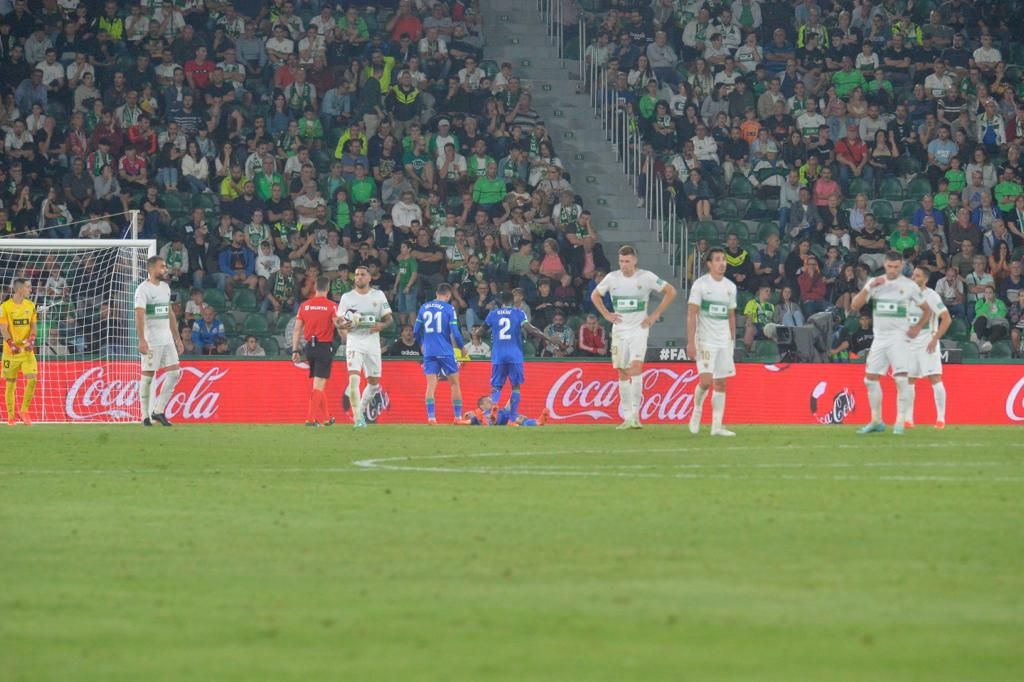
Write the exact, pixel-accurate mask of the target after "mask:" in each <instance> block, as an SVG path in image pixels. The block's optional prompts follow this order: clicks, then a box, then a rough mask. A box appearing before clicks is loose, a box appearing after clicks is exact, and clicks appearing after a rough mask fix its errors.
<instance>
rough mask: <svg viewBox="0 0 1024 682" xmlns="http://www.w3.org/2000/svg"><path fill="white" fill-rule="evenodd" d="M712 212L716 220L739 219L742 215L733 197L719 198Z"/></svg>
mask: <svg viewBox="0 0 1024 682" xmlns="http://www.w3.org/2000/svg"><path fill="white" fill-rule="evenodd" d="M712 213H713V214H714V216H715V218H717V219H718V220H739V219H740V218H741V217H742V216H741V215H740V209H739V205H738V204H737V203H736V200H735V199H722V200H720V201H719V202H718V203H716V204H715V205H714V206H713V208H712Z"/></svg>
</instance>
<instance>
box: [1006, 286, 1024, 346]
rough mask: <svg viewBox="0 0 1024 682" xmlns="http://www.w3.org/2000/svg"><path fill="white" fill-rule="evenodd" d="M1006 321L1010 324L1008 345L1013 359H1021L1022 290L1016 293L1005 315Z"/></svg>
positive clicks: (1022, 328) (1022, 333) (1022, 329)
mask: <svg viewBox="0 0 1024 682" xmlns="http://www.w3.org/2000/svg"><path fill="white" fill-rule="evenodd" d="M1006 319H1007V321H1008V322H1009V324H1010V344H1011V348H1012V350H1013V355H1014V357H1021V355H1022V353H1024V345H1022V337H1024V289H1020V290H1018V291H1017V298H1016V299H1015V300H1014V302H1013V305H1011V306H1010V308H1009V310H1008V311H1007V313H1006Z"/></svg>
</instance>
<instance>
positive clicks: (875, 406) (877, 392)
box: [864, 379, 882, 424]
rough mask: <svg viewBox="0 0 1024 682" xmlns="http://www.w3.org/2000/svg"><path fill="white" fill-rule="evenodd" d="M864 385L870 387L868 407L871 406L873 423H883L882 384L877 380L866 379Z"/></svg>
mask: <svg viewBox="0 0 1024 682" xmlns="http://www.w3.org/2000/svg"><path fill="white" fill-rule="evenodd" d="M864 385H865V386H867V387H868V405H870V406H871V423H872V424H881V423H882V384H880V383H878V381H876V380H872V379H865V380H864Z"/></svg>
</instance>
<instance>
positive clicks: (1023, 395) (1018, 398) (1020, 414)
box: [1006, 377, 1024, 422]
mask: <svg viewBox="0 0 1024 682" xmlns="http://www.w3.org/2000/svg"><path fill="white" fill-rule="evenodd" d="M1006 418H1007V419H1009V420H1010V421H1014V422H1024V377H1021V378H1020V379H1019V380H1018V381H1017V383H1016V384H1014V386H1013V388H1011V389H1010V392H1009V394H1007V396H1006Z"/></svg>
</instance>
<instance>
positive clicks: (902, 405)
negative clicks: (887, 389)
mask: <svg viewBox="0 0 1024 682" xmlns="http://www.w3.org/2000/svg"><path fill="white" fill-rule="evenodd" d="M893 379H894V380H895V381H896V423H897V424H900V425H902V424H903V422H904V421H906V416H907V413H906V408H907V388H908V387H909V386H910V382H909V381H907V377H905V376H901V377H893Z"/></svg>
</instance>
